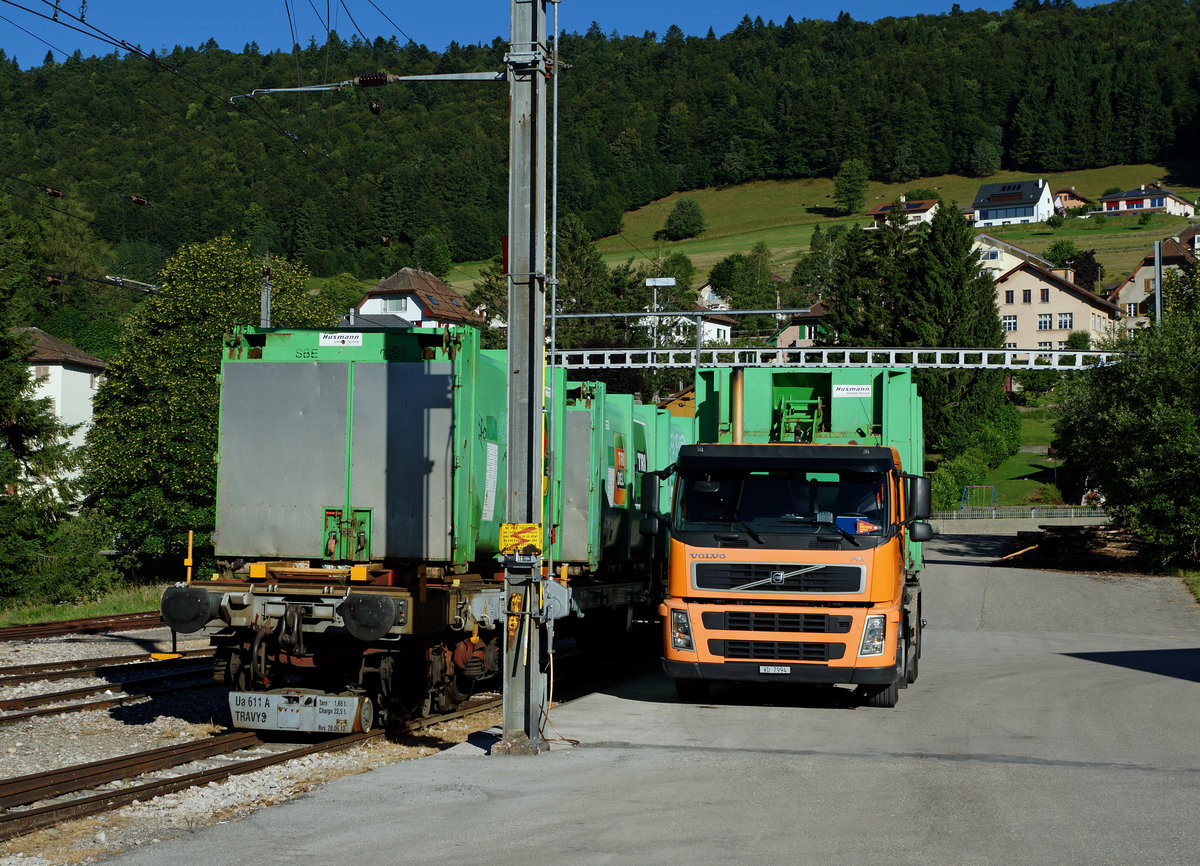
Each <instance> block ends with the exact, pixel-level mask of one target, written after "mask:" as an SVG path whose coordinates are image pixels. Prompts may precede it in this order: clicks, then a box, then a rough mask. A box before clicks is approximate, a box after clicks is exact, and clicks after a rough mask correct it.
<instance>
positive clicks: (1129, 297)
mask: <svg viewBox="0 0 1200 866" xmlns="http://www.w3.org/2000/svg"><path fill="white" fill-rule="evenodd" d="M1188 239H1189V240H1190V241H1191V244H1192V245H1191V246H1190V247H1189V246H1188V244H1187V242H1185V241H1183V240H1181V239H1180V238H1178V237H1173V238H1167V239H1166V240H1165V241H1163V242H1162V245H1161V247H1160V250H1159V252H1160V254H1161V256H1162V267H1163V276H1164V278H1165V276H1166V274H1167V272H1168V271H1172V270H1174V271H1179V270H1181V269H1182V268H1183V266H1184V265H1187V264H1195V263H1196V249H1195V244H1196V231H1195V229H1194V228H1193V229H1191V230H1190V231H1189V233H1188ZM1154 295H1155V285H1154V252H1153V250H1152V251H1151V252H1149V253H1147V254H1146V256H1145V257H1144V258H1143V259H1142V261H1141V262H1140V263H1139V264H1138V266H1137V267H1136V268H1134V269H1133V272H1132V273H1131V274H1130V275H1129V276H1128V277H1126V278H1125V279H1124V280H1123V281H1122V282H1121V284H1120V285H1119V286H1117V287H1116V288H1115V289H1113V291H1112V292H1111V293H1109V295H1108V300H1109V301H1111V302H1112V303H1113V304H1115V305H1116V306H1117V308H1118V309H1119V310H1120V311H1121V313H1122V314H1123V315H1124V316H1125V321H1124V325H1125V328H1126V329H1128V330H1133V329H1134V328H1139V327H1145V326H1146V325H1148V324H1150V322H1151V321H1152V320H1153V319H1154Z"/></svg>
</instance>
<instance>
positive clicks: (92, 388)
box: [15, 328, 104, 448]
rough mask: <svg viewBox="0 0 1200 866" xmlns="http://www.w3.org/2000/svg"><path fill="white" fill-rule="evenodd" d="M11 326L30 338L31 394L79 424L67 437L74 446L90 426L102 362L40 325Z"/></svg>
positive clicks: (101, 378) (64, 419)
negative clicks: (46, 400) (46, 401)
mask: <svg viewBox="0 0 1200 866" xmlns="http://www.w3.org/2000/svg"><path fill="white" fill-rule="evenodd" d="M15 330H16V331H17V332H18V333H23V334H27V335H28V336H29V337H30V338H31V339H32V341H33V356H32V357H31V358H30V362H29V373H30V375H31V376H33V378H34V381H35V383H36V385H35V388H34V394H33V396H34V398H35V399H41V398H43V397H48V398H50V407H51V410H52V411H53V412H54V414H55V416H56V417H57V418H58V419H59V420H61V421H62V422H63V423H64V424H69V425H72V426H74V425H76V424H78V425H79V427H78V429H76V431H75V432H74V433H73V434H72V435H71V439H70V442H71V446H72V447H73V448H78V447H79V446H80V445H82V444H83V441H84V437H86V436H87V431H88V429H89V428H90V427H91V426H92V398H93V397H94V396H95V394H96V388H98V387H99V386H100V383H101V382H103V381H104V362H103V361H101V360H100V359H99V358H93V357H92V356H91V355H89V354H88V353H87V352H84V351H82V350H80V349H76V348H75V347H74V346H72V345H71V344H70V343H67V342H64V341H63V340H60V339H58V338H57V337H52V336H50V335H49V334H47V333H46V332H45V331H43V330H41V329H40V328H16V329H15Z"/></svg>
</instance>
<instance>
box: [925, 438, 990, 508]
mask: <svg viewBox="0 0 1200 866" xmlns="http://www.w3.org/2000/svg"><path fill="white" fill-rule="evenodd" d="M987 473H988V466H987V463H986V462H985V461H984V459H983V457H982V456H981V455H980V454H979V452H978V451H975V450H970V451H966V452H964V453H962V454H959V455H958V456H957V457H951V458H950V459H949V460H943V461H942V464H941V465H940V466H939V467H938V468H937V471H936V472H934V473H933V478H932V487H933V507H934V509H935V510H937V511H954V510H955V509H957V508H958V506H959V503H961V502H962V492H963V488H964V487H973V486H976V485H979V484H982V483H983V481H984V479H985V478H987Z"/></svg>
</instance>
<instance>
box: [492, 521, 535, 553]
mask: <svg viewBox="0 0 1200 866" xmlns="http://www.w3.org/2000/svg"><path fill="white" fill-rule="evenodd" d="M500 551H501V552H502V553H513V552H516V553H541V552H542V524H540V523H501V524H500Z"/></svg>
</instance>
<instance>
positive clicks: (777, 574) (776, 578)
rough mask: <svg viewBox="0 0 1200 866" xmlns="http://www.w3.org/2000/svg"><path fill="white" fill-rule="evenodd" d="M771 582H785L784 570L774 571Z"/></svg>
mask: <svg viewBox="0 0 1200 866" xmlns="http://www.w3.org/2000/svg"><path fill="white" fill-rule="evenodd" d="M771 583H776V584H778V583H783V572H782V571H772V572H771Z"/></svg>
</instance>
